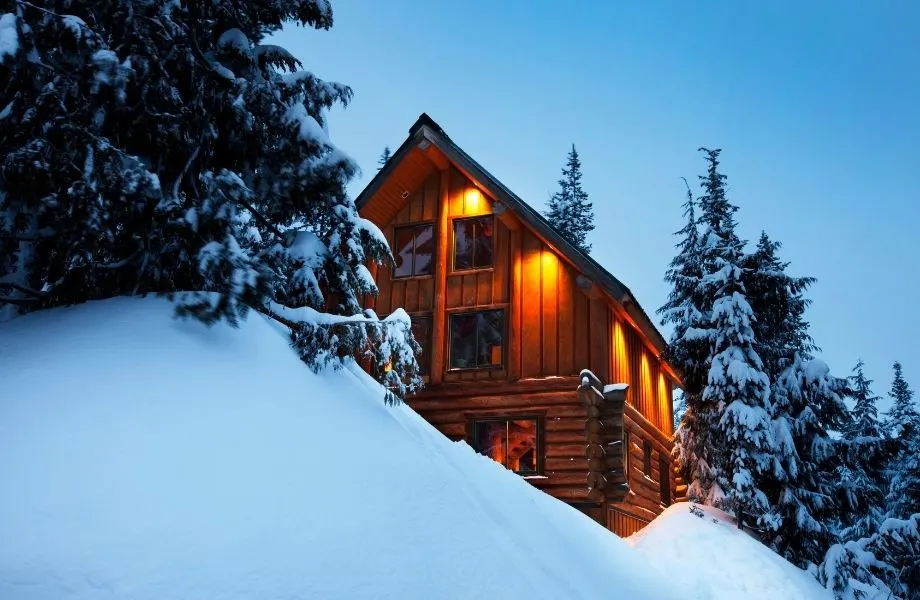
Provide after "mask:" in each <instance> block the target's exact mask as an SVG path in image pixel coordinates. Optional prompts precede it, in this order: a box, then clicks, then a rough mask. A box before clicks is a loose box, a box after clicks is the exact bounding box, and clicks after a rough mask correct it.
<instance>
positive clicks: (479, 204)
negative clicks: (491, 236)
mask: <svg viewBox="0 0 920 600" xmlns="http://www.w3.org/2000/svg"><path fill="white" fill-rule="evenodd" d="M484 200H485V199H484V198H483V197H482V192H480V191H479V190H477V189H476V188H473V187H471V188H467V189H466V192H465V193H464V195H463V213H464V214H467V215H479V214H482V213H484V212H488V211H486V210H485V201H484Z"/></svg>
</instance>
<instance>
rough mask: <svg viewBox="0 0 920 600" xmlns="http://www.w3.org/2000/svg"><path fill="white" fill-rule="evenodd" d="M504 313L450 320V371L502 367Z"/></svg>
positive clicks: (492, 311) (470, 315) (465, 314)
mask: <svg viewBox="0 0 920 600" xmlns="http://www.w3.org/2000/svg"><path fill="white" fill-rule="evenodd" d="M504 338H505V311H503V310H486V311H480V312H471V313H462V314H456V315H451V316H450V368H451V369H489V368H495V367H499V368H500V367H501V366H502V355H503V351H502V350H503V343H504Z"/></svg>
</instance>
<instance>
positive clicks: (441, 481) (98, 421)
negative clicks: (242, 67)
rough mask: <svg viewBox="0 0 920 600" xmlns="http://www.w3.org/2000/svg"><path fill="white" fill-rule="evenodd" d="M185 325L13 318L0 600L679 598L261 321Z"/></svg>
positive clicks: (7, 331)
mask: <svg viewBox="0 0 920 600" xmlns="http://www.w3.org/2000/svg"><path fill="white" fill-rule="evenodd" d="M171 315H172V307H171V306H170V305H169V304H168V303H167V302H165V301H163V300H157V299H146V300H137V299H116V300H109V301H104V302H96V303H90V304H87V305H82V306H76V307H73V308H68V309H58V310H54V311H47V312H44V313H37V314H34V315H30V316H27V317H23V318H20V319H16V320H14V321H11V322H9V323H4V324H2V325H0V381H2V382H3V383H2V399H0V482H2V485H3V490H4V492H3V494H0V516H2V517H0V598H3V599H4V600H46V599H47V600H50V599H54V600H67V599H74V598H80V599H97V598H106V599H110V598H118V599H120V600H124V599H130V600H162V599H165V598H182V599H183V600H204V599H208V600H213V599H216V598H220V599H222V600H237V599H243V598H247V599H251V598H265V599H268V598H298V599H305V598H317V599H323V600H335V599H338V598H342V599H346V598H347V599H363V598H376V599H383V598H399V599H400V600H412V599H415V598H418V599H425V600H428V599H432V598H438V599H451V598H458V599H459V598H484V597H495V598H502V599H503V600H514V599H522V600H523V599H525V598H526V599H528V600H532V599H540V598H545V599H548V600H549V599H552V600H559V599H594V598H598V599H600V598H604V599H608V598H611V597H628V598H631V599H635V600H639V599H642V598H648V599H658V598H675V597H678V595H679V594H678V592H677V591H676V589H674V588H671V587H668V586H669V585H670V584H669V583H668V581H669V579H668V578H667V577H662V576H661V574H660V573H658V572H657V571H656V570H655V569H654V568H653V567H651V566H649V564H648V563H647V562H646V560H645V559H644V558H643V557H642V556H641V555H640V554H639V553H636V552H634V551H633V550H632V549H631V548H629V546H628V545H627V544H626V542H624V541H622V540H620V539H619V538H617V537H615V536H614V535H612V534H610V533H609V532H607V531H606V530H604V529H603V528H601V527H599V526H597V525H596V524H595V523H594V522H592V521H591V520H590V519H588V518H587V517H585V516H583V515H582V514H581V513H579V512H578V511H576V510H574V509H572V508H570V507H568V506H566V505H565V504H562V503H561V502H558V501H556V500H554V499H552V498H550V497H549V496H546V495H544V494H542V493H541V492H538V491H536V490H535V489H533V488H531V487H530V486H529V485H528V484H527V483H526V482H524V481H522V480H521V479H519V478H518V477H517V476H515V475H513V474H511V473H509V472H507V471H505V470H504V469H503V468H502V467H501V466H499V465H497V464H496V463H493V462H492V461H490V460H489V459H487V458H484V457H481V456H479V455H477V454H475V453H474V452H473V451H472V450H471V449H470V448H469V447H468V446H466V445H465V444H454V443H451V442H450V441H448V440H447V439H445V438H443V437H442V436H440V434H438V433H437V432H436V431H435V430H434V429H433V428H432V427H430V426H429V425H427V424H426V423H425V422H424V421H422V420H421V419H420V418H419V417H418V416H417V415H416V414H415V413H414V412H413V411H412V410H410V409H409V408H408V407H405V406H403V407H398V408H388V407H386V406H384V404H383V400H382V393H381V390H380V388H378V387H377V386H376V384H373V383H372V382H371V381H370V380H369V379H368V378H366V377H364V376H363V375H362V374H360V373H357V372H342V373H338V374H325V375H322V376H318V375H314V374H312V373H311V372H310V371H309V370H308V369H307V368H305V367H304V365H303V364H302V363H301V362H300V361H299V360H298V359H297V358H296V356H295V355H294V353H293V352H292V351H291V350H290V349H289V348H288V344H287V340H286V337H285V334H284V332H283V331H281V330H279V329H276V328H275V326H274V325H272V324H270V323H268V322H267V321H265V320H264V319H262V318H261V317H259V316H257V315H252V316H250V318H249V320H248V321H247V322H245V323H243V325H242V326H241V328H240V329H239V330H232V329H230V328H229V327H227V326H225V325H222V324H221V325H217V326H214V327H213V328H211V329H207V328H205V327H204V326H203V325H201V324H200V323H197V322H183V321H175V320H173V319H172V318H171ZM667 573H668V574H669V575H670V574H672V573H674V569H673V568H668V569H667Z"/></svg>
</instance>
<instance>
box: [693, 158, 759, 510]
mask: <svg viewBox="0 0 920 600" xmlns="http://www.w3.org/2000/svg"><path fill="white" fill-rule="evenodd" d="M700 150H701V151H702V152H703V153H704V154H705V155H706V161H707V163H708V169H707V174H706V175H704V176H701V177H700V179H701V181H702V187H703V194H702V195H701V196H700V199H699V204H700V213H701V214H700V224H701V226H702V228H701V233H700V243H701V248H702V271H703V277H702V280H701V288H702V292H703V296H702V297H703V298H704V299H705V300H704V304H703V306H704V308H706V307H711V312H710V313H709V314H710V317H709V324H708V327H707V329H706V330H704V331H701V332H694V335H702V336H703V337H704V338H706V339H708V341H709V343H710V349H711V356H712V362H711V367H710V369H709V376H708V379H707V383H706V388H705V389H704V390H703V402H705V403H711V404H712V405H714V406H717V407H719V408H720V409H721V410H720V415H719V419H718V425H717V431H716V433H715V436H714V438H713V439H712V440H710V441H709V443H710V444H712V447H713V449H714V452H715V453H717V456H716V457H714V459H715V460H714V464H712V465H711V466H713V467H714V470H715V474H716V485H715V486H714V487H713V490H712V493H710V499H711V500H712V501H713V502H714V503H715V504H717V505H720V506H723V507H724V508H726V509H728V510H729V511H731V512H733V513H734V514H735V516H736V518H737V520H738V526H739V527H743V524H744V522H745V521H747V520H749V519H752V520H754V521H756V522H760V523H763V521H764V519H765V518H766V517H767V516H768V513H769V500H768V498H767V495H766V494H765V493H764V491H763V490H762V489H761V482H762V480H763V479H764V476H765V474H766V473H767V472H768V471H769V470H770V469H771V468H772V466H773V459H772V453H773V448H772V446H773V435H772V425H771V421H770V413H771V406H770V380H769V377H768V376H767V374H766V373H765V372H764V366H763V362H762V361H761V359H760V356H758V354H757V350H756V348H757V338H756V336H755V333H754V329H753V322H754V320H755V317H754V313H753V310H752V309H751V305H750V303H749V302H748V300H747V297H746V290H745V288H744V282H743V264H742V263H743V259H744V241H742V240H741V239H740V238H739V237H738V234H737V232H736V222H735V217H734V213H735V212H736V211H737V210H738V209H737V207H736V206H734V205H732V204H731V203H730V202H729V201H728V198H727V196H726V190H725V179H726V178H725V175H723V174H722V173H720V172H719V154H720V150H710V149H706V148H701V149H700ZM723 494H724V496H723Z"/></svg>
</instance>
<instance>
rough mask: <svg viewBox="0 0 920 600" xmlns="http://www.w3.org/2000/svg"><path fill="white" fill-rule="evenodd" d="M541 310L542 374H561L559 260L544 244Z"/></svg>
mask: <svg viewBox="0 0 920 600" xmlns="http://www.w3.org/2000/svg"><path fill="white" fill-rule="evenodd" d="M540 271H541V273H540V280H541V284H542V286H541V298H540V305H541V307H542V308H541V312H542V317H543V319H542V321H543V370H542V373H541V374H542V375H543V376H544V377H548V376H550V375H558V374H559V364H558V362H557V361H558V351H559V338H558V337H557V333H558V325H559V294H558V287H557V286H558V285H559V261H558V259H557V258H556V255H555V254H553V252H552V250H550V249H549V248H547V247H546V246H543V248H542V249H541V252H540Z"/></svg>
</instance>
